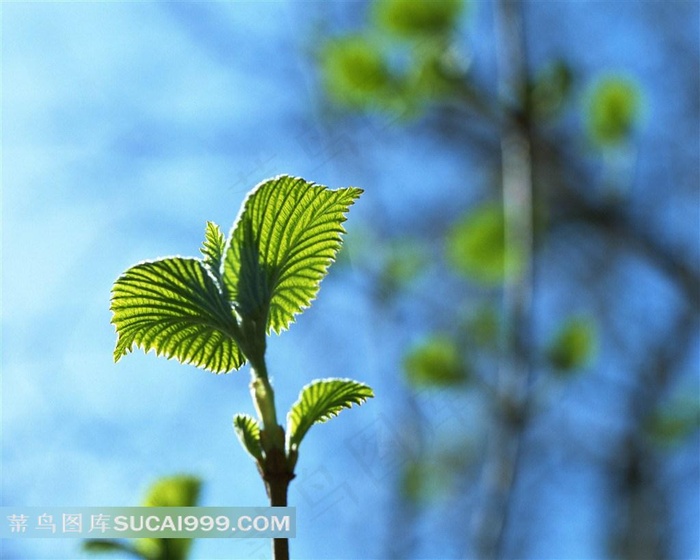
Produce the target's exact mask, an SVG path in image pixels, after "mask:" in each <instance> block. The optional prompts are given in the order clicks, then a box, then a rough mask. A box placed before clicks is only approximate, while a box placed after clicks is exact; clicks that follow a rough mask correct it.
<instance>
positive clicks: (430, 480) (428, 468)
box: [401, 442, 473, 503]
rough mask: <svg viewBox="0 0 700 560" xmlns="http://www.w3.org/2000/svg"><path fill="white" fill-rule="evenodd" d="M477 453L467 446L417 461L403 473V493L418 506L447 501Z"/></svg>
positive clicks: (462, 444)
mask: <svg viewBox="0 0 700 560" xmlns="http://www.w3.org/2000/svg"><path fill="white" fill-rule="evenodd" d="M472 453H473V449H471V446H470V445H469V444H468V443H466V442H459V445H455V446H454V447H452V448H450V449H446V450H442V451H440V452H438V453H437V454H436V455H434V456H433V455H431V456H425V457H421V458H418V459H414V460H412V461H410V462H409V463H407V464H406V467H405V468H404V469H403V471H402V473H401V493H402V494H403V495H404V496H405V497H406V498H408V499H409V500H410V501H411V502H414V503H426V502H430V501H436V500H439V499H441V498H445V497H447V496H449V495H450V493H451V492H453V490H454V488H455V486H456V485H457V482H458V480H457V478H458V473H459V472H461V471H462V470H463V469H464V468H465V466H466V465H468V464H469V462H470V461H471V460H472V456H471V455H472Z"/></svg>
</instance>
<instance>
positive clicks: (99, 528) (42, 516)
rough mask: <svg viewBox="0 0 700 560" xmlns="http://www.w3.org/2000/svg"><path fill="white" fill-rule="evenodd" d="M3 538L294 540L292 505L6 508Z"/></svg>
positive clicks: (1, 528)
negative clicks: (290, 506)
mask: <svg viewBox="0 0 700 560" xmlns="http://www.w3.org/2000/svg"><path fill="white" fill-rule="evenodd" d="M1 509H2V518H0V519H2V521H3V522H2V523H0V537H2V538H47V537H48V538H52V537H53V538H61V537H63V538H95V537H99V538H110V537H111V538H144V537H152V538H294V537H295V535H296V515H295V514H296V510H295V508H287V507H274V508H273V507H229V508H224V507H220V508H219V507H183V508H176V507H132V508H122V507H118V508H112V507H105V508H94V507H90V508H70V509H68V508H37V507H32V508H22V507H3V508H1Z"/></svg>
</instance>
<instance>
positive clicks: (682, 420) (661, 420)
mask: <svg viewBox="0 0 700 560" xmlns="http://www.w3.org/2000/svg"><path fill="white" fill-rule="evenodd" d="M698 428H700V398H698V396H697V394H695V395H692V396H691V395H689V394H683V395H678V396H676V397H675V398H673V399H671V400H670V401H669V402H667V403H665V404H664V405H662V406H660V407H659V408H658V409H657V410H656V411H654V413H653V414H652V415H651V417H650V418H649V421H648V422H647V426H646V431H647V434H648V435H649V437H650V439H651V440H652V441H653V442H654V443H656V444H658V445H661V446H674V445H678V444H680V443H682V442H683V441H684V440H685V439H686V438H687V437H688V436H690V435H692V434H693V433H695V432H696V431H697V430H698Z"/></svg>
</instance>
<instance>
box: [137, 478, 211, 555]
mask: <svg viewBox="0 0 700 560" xmlns="http://www.w3.org/2000/svg"><path fill="white" fill-rule="evenodd" d="M201 486H202V482H201V480H200V479H199V478H197V477H195V476H189V475H176V476H170V477H167V478H161V479H160V480H158V481H157V482H156V483H155V484H154V485H153V486H151V488H150V489H149V490H148V493H147V494H146V498H145V499H144V501H143V506H144V507H195V506H196V505H197V504H198V502H199V493H200V490H201ZM191 546H192V539H156V538H144V539H136V540H135V541H134V548H135V549H136V550H137V551H138V552H139V553H141V554H142V555H143V556H144V557H145V558H149V559H153V560H186V559H187V557H188V555H189V550H190V548H191Z"/></svg>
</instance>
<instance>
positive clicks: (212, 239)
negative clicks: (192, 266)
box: [200, 222, 226, 276]
mask: <svg viewBox="0 0 700 560" xmlns="http://www.w3.org/2000/svg"><path fill="white" fill-rule="evenodd" d="M225 246H226V238H225V237H224V234H223V233H221V230H220V229H219V226H217V225H216V224H215V223H214V222H207V227H206V230H205V232H204V243H203V244H202V248H201V249H200V251H201V253H202V255H204V259H203V260H204V264H205V265H207V266H208V267H209V270H211V271H212V272H213V273H214V275H215V276H218V274H219V271H220V269H221V261H222V259H223V256H224V248H225Z"/></svg>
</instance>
